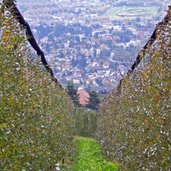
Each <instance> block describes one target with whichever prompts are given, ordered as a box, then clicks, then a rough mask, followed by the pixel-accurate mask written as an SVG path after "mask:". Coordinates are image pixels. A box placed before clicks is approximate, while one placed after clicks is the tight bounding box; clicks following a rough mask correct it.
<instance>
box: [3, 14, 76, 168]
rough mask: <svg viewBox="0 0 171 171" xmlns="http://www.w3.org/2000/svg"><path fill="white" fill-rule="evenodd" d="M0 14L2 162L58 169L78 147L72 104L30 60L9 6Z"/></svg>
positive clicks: (8, 165) (59, 88) (21, 166)
mask: <svg viewBox="0 0 171 171" xmlns="http://www.w3.org/2000/svg"><path fill="white" fill-rule="evenodd" d="M0 19H1V20H0V30H1V39H0V141H1V143H0V168H1V169H2V170H4V171H5V170H13V171H15V170H16V171H18V170H55V164H56V163H60V162H62V163H64V161H65V162H66V163H67V162H68V161H69V158H70V157H71V154H72V152H73V146H72V136H73V134H74V126H75V121H74V119H73V111H74V107H73V104H72V102H71V101H70V100H69V97H68V95H67V93H66V92H65V91H64V90H63V89H62V88H61V87H60V86H59V85H58V83H56V82H53V81H52V80H51V77H50V76H49V73H47V72H46V71H45V69H44V68H43V67H42V66H41V65H40V64H39V62H36V61H32V60H31V56H30V55H29V50H28V48H27V44H26V42H25V41H24V40H25V37H24V35H25V34H24V29H23V30H22V31H21V28H20V27H19V24H17V22H16V20H15V19H14V18H13V17H11V16H10V13H9V12H8V13H7V12H6V13H1V15H0ZM22 35H23V36H22ZM1 169H0V170H1Z"/></svg>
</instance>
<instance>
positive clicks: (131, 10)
mask: <svg viewBox="0 0 171 171" xmlns="http://www.w3.org/2000/svg"><path fill="white" fill-rule="evenodd" d="M157 10H158V7H157V6H150V7H148V6H147V7H136V6H135V7H134V6H116V7H112V8H111V9H109V10H108V11H107V12H106V13H105V14H104V15H102V16H101V17H109V18H111V19H118V18H119V19H122V18H123V19H125V18H129V19H133V18H136V17H144V18H146V17H149V16H155V15H156V14H157Z"/></svg>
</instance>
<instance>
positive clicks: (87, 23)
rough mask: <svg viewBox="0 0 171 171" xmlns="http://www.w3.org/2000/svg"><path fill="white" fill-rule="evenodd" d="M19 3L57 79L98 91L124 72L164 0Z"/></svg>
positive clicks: (156, 19) (40, 0)
mask: <svg viewBox="0 0 171 171" xmlns="http://www.w3.org/2000/svg"><path fill="white" fill-rule="evenodd" d="M168 2H169V1H168ZM18 6H19V8H20V9H21V12H22V14H23V15H24V17H25V19H26V20H27V21H28V22H29V24H30V25H31V27H32V30H33V32H34V35H35V37H36V39H37V41H38V43H39V45H40V46H41V48H42V49H43V51H44V52H45V56H46V58H47V60H48V63H49V64H50V66H51V67H52V69H53V72H54V74H55V77H56V78H57V79H58V80H59V81H60V83H61V84H62V85H63V86H64V87H66V86H67V84H68V82H73V84H74V85H75V87H77V88H84V89H91V90H96V91H98V92H99V93H101V94H103V93H106V92H109V91H110V90H111V89H112V88H114V87H115V86H116V85H117V83H118V81H119V80H120V79H121V78H122V77H123V76H124V74H125V73H126V72H127V71H128V69H129V68H130V66H131V64H132V63H133V61H134V60H135V57H136V55H137V53H138V52H139V51H140V49H141V48H142V47H143V45H144V43H145V42H146V41H147V40H148V38H149V37H150V35H151V33H152V31H153V30H154V28H155V25H156V24H157V23H158V22H159V21H160V20H161V18H163V16H164V15H165V13H163V11H165V9H167V1H159V0H151V1H147V0H144V1H141V0H115V1H112V0H88V1H86V0H82V1H81V0H49V1H43V0H37V1H36V0H34V1H31V0H30V1H29V2H26V1H25V2H24V0H18Z"/></svg>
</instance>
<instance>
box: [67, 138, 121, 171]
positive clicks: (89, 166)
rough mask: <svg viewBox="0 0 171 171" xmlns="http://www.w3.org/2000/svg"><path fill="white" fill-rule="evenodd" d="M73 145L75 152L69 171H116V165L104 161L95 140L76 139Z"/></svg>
mask: <svg viewBox="0 0 171 171" xmlns="http://www.w3.org/2000/svg"><path fill="white" fill-rule="evenodd" d="M75 144H76V148H77V151H76V156H75V161H74V165H73V168H72V169H71V170H70V171H118V166H117V164H115V163H111V162H107V161H105V160H104V157H103V155H102V152H101V150H100V146H99V144H98V143H97V141H96V140H95V139H91V138H83V137H76V138H75Z"/></svg>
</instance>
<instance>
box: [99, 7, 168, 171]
mask: <svg viewBox="0 0 171 171" xmlns="http://www.w3.org/2000/svg"><path fill="white" fill-rule="evenodd" d="M170 74H171V6H169V9H168V13H167V15H166V17H165V18H164V19H163V21H162V22H160V23H159V24H158V25H157V26H156V29H155V31H154V33H153V35H152V37H151V39H149V41H148V42H147V44H146V45H145V47H144V48H143V49H142V51H140V53H139V55H138V57H137V60H136V61H135V63H134V65H132V71H129V72H128V74H127V76H126V77H125V78H123V80H122V81H121V82H120V84H119V85H118V87H117V88H116V89H114V90H113V91H112V92H111V93H110V94H109V95H107V96H106V98H105V99H104V102H103V103H102V105H101V107H100V111H99V114H98V123H97V125H98V128H97V137H98V139H99V141H100V142H101V144H102V147H103V149H104V152H105V153H106V156H107V157H108V158H110V160H117V161H118V162H120V163H121V165H122V169H121V170H130V171H132V170H150V171H151V170H161V171H169V170H170V169H171V165H170V162H171V156H170V154H171V148H170V147H171V139H170V137H171V127H170V123H171V115H170V114H171V110H170V109H171V79H170Z"/></svg>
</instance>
